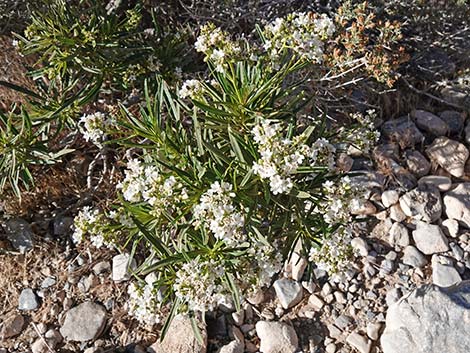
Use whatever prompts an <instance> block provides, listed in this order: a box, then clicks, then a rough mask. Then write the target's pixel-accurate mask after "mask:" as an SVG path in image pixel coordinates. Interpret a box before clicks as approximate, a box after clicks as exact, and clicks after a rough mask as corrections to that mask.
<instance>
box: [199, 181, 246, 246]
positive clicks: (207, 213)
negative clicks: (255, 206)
mask: <svg viewBox="0 0 470 353" xmlns="http://www.w3.org/2000/svg"><path fill="white" fill-rule="evenodd" d="M234 197H235V193H233V192H232V185H231V184H229V183H227V182H222V183H219V182H218V181H216V182H214V183H212V185H211V186H210V188H209V190H207V191H206V192H205V193H204V194H202V195H201V198H200V200H199V203H198V204H197V205H196V206H195V207H194V209H193V218H194V221H193V225H194V226H195V228H196V229H197V228H199V227H200V226H202V225H203V226H208V228H209V229H210V231H211V232H212V233H213V234H214V236H215V237H216V238H217V239H223V240H225V242H226V243H227V244H234V243H237V242H239V241H241V240H242V237H243V226H244V218H243V215H242V213H241V212H239V211H237V210H236V208H235V206H234V205H233V203H232V199H233V198H234Z"/></svg>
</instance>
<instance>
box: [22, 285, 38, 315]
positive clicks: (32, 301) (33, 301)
mask: <svg viewBox="0 0 470 353" xmlns="http://www.w3.org/2000/svg"><path fill="white" fill-rule="evenodd" d="M38 307H39V299H38V297H37V296H36V294H34V292H33V290H32V289H31V288H25V289H23V290H22V291H21V294H20V297H19V299H18V309H19V310H36V309H37V308H38Z"/></svg>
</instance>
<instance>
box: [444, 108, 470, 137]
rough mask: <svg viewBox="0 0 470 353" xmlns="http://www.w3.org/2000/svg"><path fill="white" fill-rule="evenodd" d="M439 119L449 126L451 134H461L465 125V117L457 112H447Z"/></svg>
mask: <svg viewBox="0 0 470 353" xmlns="http://www.w3.org/2000/svg"><path fill="white" fill-rule="evenodd" d="M439 117H440V118H441V119H442V120H443V121H444V122H445V123H446V124H447V126H448V128H449V133H450V134H460V132H462V130H463V126H464V123H465V115H463V114H461V113H459V112H457V111H455V110H445V111H443V112H440V113H439Z"/></svg>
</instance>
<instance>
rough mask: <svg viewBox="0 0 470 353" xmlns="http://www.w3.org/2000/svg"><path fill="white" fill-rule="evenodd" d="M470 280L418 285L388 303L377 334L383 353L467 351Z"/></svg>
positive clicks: (462, 352)
mask: <svg viewBox="0 0 470 353" xmlns="http://www.w3.org/2000/svg"><path fill="white" fill-rule="evenodd" d="M469 308H470V282H469V281H465V282H462V283H461V284H460V285H458V286H454V287H449V288H439V287H438V286H436V285H425V286H422V287H420V288H418V289H416V290H414V291H413V292H411V293H410V294H409V295H406V296H405V297H403V298H402V299H401V300H400V301H398V302H397V303H395V304H394V305H392V306H391V307H390V308H389V309H388V312H387V318H386V326H385V331H384V333H383V334H382V337H381V344H382V349H383V352H384V353H442V352H446V353H466V352H470V335H469V334H468V324H469V322H470V316H469Z"/></svg>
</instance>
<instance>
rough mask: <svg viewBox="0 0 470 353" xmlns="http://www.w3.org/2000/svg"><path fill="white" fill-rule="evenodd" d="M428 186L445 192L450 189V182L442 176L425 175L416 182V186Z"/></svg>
mask: <svg viewBox="0 0 470 353" xmlns="http://www.w3.org/2000/svg"><path fill="white" fill-rule="evenodd" d="M420 184H429V185H433V186H435V187H436V188H438V189H439V191H447V190H449V189H450V188H451V187H452V180H450V178H449V177H446V176H443V175H427V176H424V177H422V178H421V179H419V180H418V185H420Z"/></svg>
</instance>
